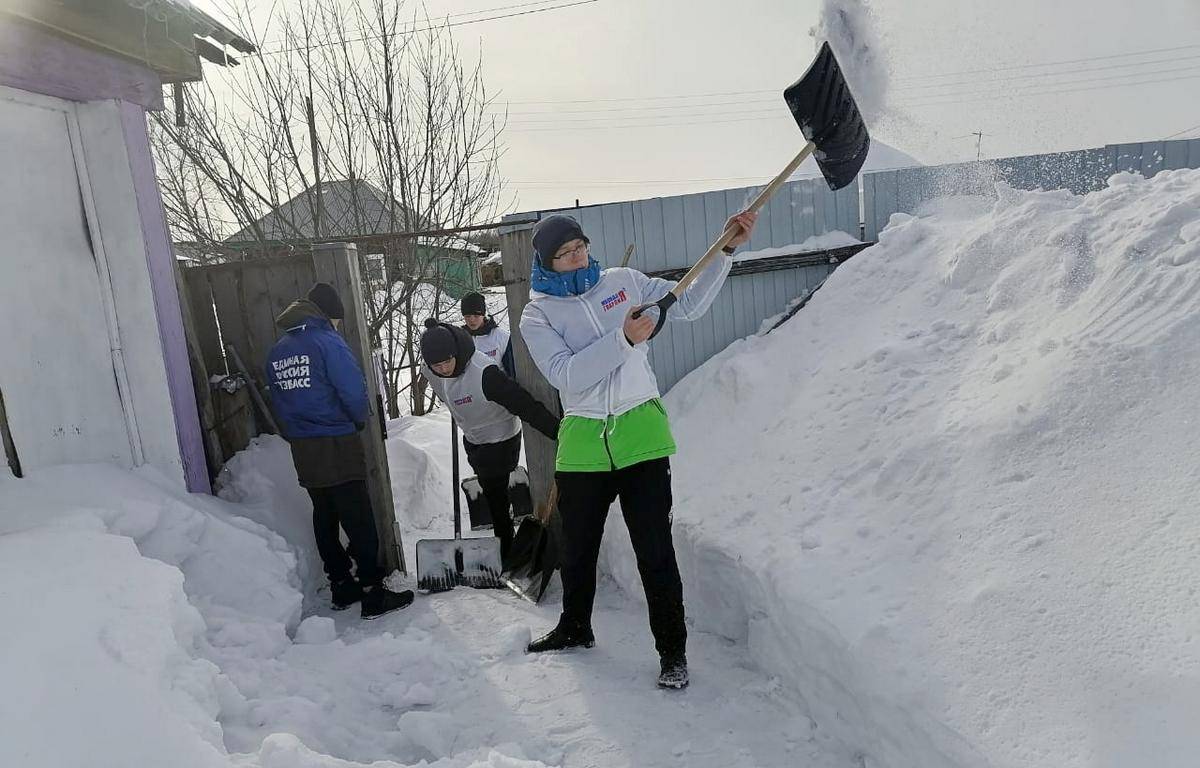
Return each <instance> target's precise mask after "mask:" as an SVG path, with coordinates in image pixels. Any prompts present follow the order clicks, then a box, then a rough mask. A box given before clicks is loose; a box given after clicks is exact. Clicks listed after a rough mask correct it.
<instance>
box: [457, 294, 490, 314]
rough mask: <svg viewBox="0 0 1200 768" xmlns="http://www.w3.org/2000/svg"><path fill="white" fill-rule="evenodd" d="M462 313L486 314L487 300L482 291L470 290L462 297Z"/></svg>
mask: <svg viewBox="0 0 1200 768" xmlns="http://www.w3.org/2000/svg"><path fill="white" fill-rule="evenodd" d="M462 313H463V314H464V315H486V314H487V301H486V300H484V298H483V294H482V293H476V292H475V291H471V292H470V293H468V294H467V295H466V296H463V297H462Z"/></svg>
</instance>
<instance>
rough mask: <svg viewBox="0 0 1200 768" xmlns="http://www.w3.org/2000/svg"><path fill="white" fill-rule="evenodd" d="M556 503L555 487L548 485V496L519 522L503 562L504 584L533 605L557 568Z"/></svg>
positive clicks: (557, 521) (559, 533) (557, 527)
mask: <svg viewBox="0 0 1200 768" xmlns="http://www.w3.org/2000/svg"><path fill="white" fill-rule="evenodd" d="M557 503H558V486H557V485H555V484H551V486H550V497H549V498H548V499H547V500H546V501H545V502H544V503H542V504H539V505H538V506H537V508H536V509H535V510H534V512H533V514H532V515H529V516H528V517H526V518H525V519H524V520H522V521H521V525H520V527H519V528H517V533H516V535H514V536H513V544H512V549H510V550H509V554H508V562H507V563H505V571H504V583H505V585H506V586H507V587H508V588H509V589H511V590H512V591H513V592H515V593H517V594H518V595H520V596H521V597H523V598H525V599H526V600H529V601H530V602H533V603H536V602H538V601H540V600H541V599H542V595H544V594H545V593H546V587H548V586H549V585H550V578H551V577H552V576H553V575H554V571H555V570H556V569H557V568H558V558H559V542H560V541H561V530H560V528H561V523H560V521H559V520H558V518H557V516H556V515H555V514H554V508H555V505H556V504H557Z"/></svg>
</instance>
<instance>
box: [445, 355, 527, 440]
mask: <svg viewBox="0 0 1200 768" xmlns="http://www.w3.org/2000/svg"><path fill="white" fill-rule="evenodd" d="M490 365H495V363H493V362H492V361H491V360H490V359H489V358H488V357H487V356H486V355H484V354H483V353H482V352H476V353H475V354H474V355H472V356H471V360H470V361H469V362H468V363H467V368H466V370H465V371H463V373H462V375H461V376H459V377H457V378H453V379H444V378H442V377H441V376H438V375H437V374H436V373H434V372H433V371H432V370H430V369H429V366H427V365H422V366H421V372H422V373H423V374H424V375H425V379H426V380H427V381H428V382H429V386H431V387H433V391H434V392H436V393H437V396H438V397H440V398H441V399H442V402H444V403H445V404H446V406H447V407H448V408H449V409H450V413H452V414H454V420H455V421H457V422H458V428H459V429H461V430H462V433H463V436H464V437H466V438H467V440H469V441H471V442H472V443H474V444H475V445H486V444H489V443H501V442H504V441H505V440H507V439H509V438H510V437H513V436H514V435H516V434H517V433H519V432H520V431H521V420H520V419H518V418H517V417H516V416H513V415H512V414H511V413H509V412H508V409H506V408H505V407H504V406H502V405H500V404H499V403H493V402H492V401H491V400H488V399H487V398H486V397H484V394H483V371H484V369H485V368H487V367H488V366H490Z"/></svg>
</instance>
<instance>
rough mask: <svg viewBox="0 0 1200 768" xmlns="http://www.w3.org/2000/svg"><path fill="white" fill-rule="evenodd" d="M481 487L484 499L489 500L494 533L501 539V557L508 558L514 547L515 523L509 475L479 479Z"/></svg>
mask: <svg viewBox="0 0 1200 768" xmlns="http://www.w3.org/2000/svg"><path fill="white" fill-rule="evenodd" d="M479 487H480V488H481V489H482V490H483V498H485V499H487V503H488V511H490V512H491V513H492V533H494V534H496V538H497V539H500V557H501V559H503V558H507V557H508V551H509V549H510V548H511V547H512V540H513V523H512V514H511V513H510V508H511V506H512V505H511V502H510V501H509V499H508V475H493V476H492V477H482V476H480V477H479Z"/></svg>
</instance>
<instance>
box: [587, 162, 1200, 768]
mask: <svg viewBox="0 0 1200 768" xmlns="http://www.w3.org/2000/svg"><path fill="white" fill-rule="evenodd" d="M998 192H999V199H997V200H990V199H984V198H976V199H961V198H960V199H957V200H953V201H945V202H944V203H943V204H942V205H941V206H938V207H935V208H934V209H933V210H932V212H931V213H930V214H928V215H925V216H922V217H920V218H915V217H912V216H908V215H904V214H897V215H895V216H893V217H892V220H891V223H890V225H889V226H888V228H887V229H886V230H885V231H884V232H883V233H882V234H881V236H880V242H879V244H878V245H877V246H874V247H872V248H870V249H868V250H865V251H863V252H862V253H860V254H858V255H857V256H855V258H854V259H852V260H850V261H849V262H847V263H846V264H845V265H843V266H842V267H840V268H839V269H838V270H837V271H836V272H835V273H834V274H833V275H832V276H831V277H830V278H829V281H828V282H827V283H826V285H825V287H824V288H823V289H822V290H821V291H820V292H819V293H818V294H816V296H815V297H814V299H813V300H812V302H811V303H810V304H809V305H808V307H807V308H806V309H804V310H803V311H802V312H800V313H799V314H798V315H797V316H796V317H795V318H793V319H792V320H791V321H789V322H788V323H787V324H785V325H783V326H782V327H780V328H779V329H778V330H776V331H775V332H773V333H771V334H769V335H767V336H762V337H751V338H749V339H747V340H744V341H742V342H738V343H735V344H734V345H733V346H731V347H730V348H729V349H728V350H726V352H724V353H723V354H722V355H720V356H718V357H717V358H715V359H713V360H711V361H709V363H707V364H706V365H704V366H702V367H701V368H700V369H698V370H697V371H695V372H693V373H692V374H691V375H690V376H689V377H688V378H686V379H685V380H684V381H682V382H681V383H680V384H679V385H677V386H676V387H675V388H674V389H673V390H672V391H671V393H670V394H669V395H668V397H667V404H668V407H669V409H670V410H671V412H672V414H673V423H674V425H675V430H676V437H677V439H678V441H679V444H680V446H681V453H680V455H679V456H678V458H677V460H676V462H675V465H674V466H675V493H676V501H677V504H676V513H675V514H676V517H675V520H676V532H677V536H678V548H679V550H680V556H681V561H682V567H683V570H684V583H685V591H686V597H687V601H688V608H689V615H690V617H691V618H692V620H693V621H694V622H695V624H696V625H697V626H698V627H700V628H703V629H708V630H712V631H716V632H719V633H721V634H723V635H725V636H727V637H730V638H735V639H739V640H744V641H746V642H747V643H748V644H749V647H750V649H751V651H752V653H753V654H754V655H755V657H756V658H757V659H758V660H759V662H760V663H762V664H763V665H764V666H765V667H766V668H767V669H768V670H771V671H774V672H776V673H778V674H780V675H781V676H782V677H783V678H784V679H786V680H788V681H790V683H791V684H792V685H794V686H796V688H797V689H798V690H799V691H800V693H801V694H802V695H804V696H805V697H806V698H807V700H808V703H809V706H810V707H811V711H812V714H813V716H814V719H815V720H816V722H817V723H818V726H819V727H821V728H824V729H827V730H829V731H832V732H834V733H835V734H836V735H837V736H838V737H839V738H842V739H844V740H845V741H847V742H848V743H851V744H856V745H858V747H859V749H860V750H861V753H862V761H863V764H864V765H868V766H891V767H902V766H917V767H919V768H936V767H938V766H971V767H972V768H974V767H975V766H995V767H996V768H1018V767H1019V768H1034V767H1037V766H1045V767H1046V768H1071V767H1072V766H1114V767H1115V766H1123V767H1128V766H1154V767H1155V768H1163V767H1164V766H1185V765H1187V766H1191V765H1195V762H1196V756H1197V755H1198V754H1200V731H1197V730H1196V728H1195V724H1196V723H1197V722H1200V648H1198V647H1197V645H1198V643H1197V637H1198V636H1200V601H1198V600H1197V597H1196V595H1197V589H1198V585H1200V544H1198V543H1197V542H1198V541H1200V518H1197V516H1196V515H1195V514H1194V510H1195V505H1196V499H1197V498H1198V497H1200V473H1197V472H1196V467H1197V466H1200V444H1198V443H1197V442H1196V439H1195V431H1194V430H1195V424H1194V422H1195V416H1194V414H1195V412H1196V408H1197V405H1196V404H1197V403H1198V402H1200V354H1197V349H1200V320H1198V319H1197V316H1196V310H1197V297H1198V296H1200V259H1198V257H1200V172H1197V171H1173V172H1167V173H1161V174H1159V175H1157V176H1155V177H1154V178H1153V179H1151V180H1148V181H1147V180H1143V179H1142V178H1141V177H1138V176H1133V175H1128V174H1120V175H1117V176H1114V177H1113V178H1112V179H1111V180H1110V182H1109V185H1108V187H1107V188H1106V189H1103V190H1100V191H1097V192H1094V193H1091V194H1089V195H1086V196H1083V197H1076V196H1072V195H1071V194H1069V193H1067V192H1061V191H1060V192H1017V191H1014V190H1012V189H1009V188H1006V187H1003V186H1001V187H999V188H998ZM611 525H614V526H616V527H619V526H620V520H619V516H617V519H616V521H615V522H613V523H611ZM605 557H606V562H607V567H608V568H609V569H610V571H611V572H612V573H613V574H614V575H615V576H616V577H617V578H618V580H619V581H620V582H621V583H622V584H624V585H626V586H627V587H629V588H631V589H633V590H634V591H637V587H636V584H637V576H636V570H635V569H634V567H633V563H632V554H631V552H630V551H629V548H628V544H627V543H626V542H625V537H624V535H623V533H622V534H618V535H612V534H611V533H610V535H609V536H608V537H606V553H605Z"/></svg>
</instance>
